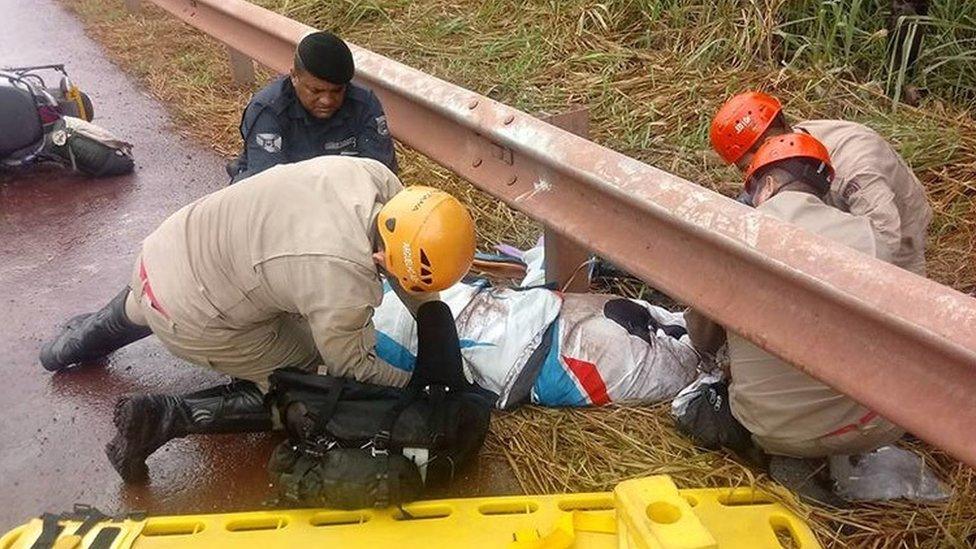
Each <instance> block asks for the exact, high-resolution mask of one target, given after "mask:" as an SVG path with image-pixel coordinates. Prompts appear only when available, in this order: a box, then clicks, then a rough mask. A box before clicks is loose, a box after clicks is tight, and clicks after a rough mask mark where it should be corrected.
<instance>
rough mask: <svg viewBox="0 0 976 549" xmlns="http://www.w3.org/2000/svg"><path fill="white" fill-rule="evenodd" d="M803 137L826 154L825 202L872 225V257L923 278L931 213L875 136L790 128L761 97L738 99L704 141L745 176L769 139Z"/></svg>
mask: <svg viewBox="0 0 976 549" xmlns="http://www.w3.org/2000/svg"><path fill="white" fill-rule="evenodd" d="M792 131H799V132H805V133H809V134H810V135H812V136H814V137H816V138H817V139H818V140H819V141H820V142H821V143H823V144H824V145H825V146H826V147H827V150H828V152H829V153H830V160H831V163H832V164H833V166H834V170H835V172H836V177H835V178H834V182H833V184H831V187H830V192H829V193H828V194H827V196H826V197H824V202H826V203H827V204H829V205H831V206H835V207H837V208H839V209H840V210H842V211H845V212H850V213H851V214H854V215H856V216H859V217H866V218H867V219H868V220H869V221H870V222H871V227H872V228H873V230H874V233H875V237H876V238H877V242H878V257H880V258H882V259H885V260H886V261H890V262H891V263H894V264H895V265H898V266H899V267H902V268H903V269H906V270H909V271H912V272H914V273H916V274H919V275H922V276H925V238H926V231H927V230H928V226H929V223H930V222H931V221H932V209H931V208H930V207H929V204H928V201H927V199H926V197H925V189H924V188H923V187H922V184H921V182H919V180H918V178H916V177H915V174H914V173H913V172H912V169H911V168H910V167H909V166H908V164H906V163H905V161H904V160H903V159H902V158H901V156H899V155H898V153H897V152H895V150H894V149H893V148H892V147H891V145H889V144H888V143H887V142H886V141H885V140H884V139H883V138H882V137H881V136H880V135H878V134H877V133H876V132H874V131H873V130H871V129H870V128H868V127H867V126H863V125H861V124H856V123H853V122H845V121H843V120H810V121H806V122H800V123H799V124H796V125H795V126H792V127H791V126H790V124H788V123H787V122H786V119H785V117H784V116H783V112H782V107H781V105H780V103H779V101H777V100H776V99H775V98H774V97H771V96H769V95H766V94H764V93H757V92H747V93H742V94H739V95H737V96H735V97H733V98H732V99H730V100H729V101H728V102H726V103H725V105H723V106H722V108H721V109H719V111H718V113H717V114H716V115H715V118H714V120H713V121H712V127H711V132H710V138H711V141H712V146H713V147H714V148H715V150H716V152H718V153H719V155H720V156H721V157H722V158H723V159H724V160H725V161H726V162H727V163H729V164H735V165H736V166H738V167H739V169H741V170H745V169H746V168H747V167H748V166H749V163H750V161H751V160H752V157H753V154H754V153H755V152H756V149H757V148H758V147H759V146H760V145H762V144H763V143H764V142H765V141H766V140H767V139H769V138H770V137H775V136H777V135H783V134H786V133H790V132H792Z"/></svg>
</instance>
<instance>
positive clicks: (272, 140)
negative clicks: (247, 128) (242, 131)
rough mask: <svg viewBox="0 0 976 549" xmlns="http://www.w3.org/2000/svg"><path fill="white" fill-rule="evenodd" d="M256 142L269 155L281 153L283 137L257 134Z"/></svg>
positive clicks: (272, 134) (274, 134)
mask: <svg viewBox="0 0 976 549" xmlns="http://www.w3.org/2000/svg"><path fill="white" fill-rule="evenodd" d="M254 142H255V143H256V144H257V146H259V147H261V148H262V149H264V150H266V151H268V152H269V153H276V152H281V136H280V135H278V134H276V133H259V134H256V135H255V136H254Z"/></svg>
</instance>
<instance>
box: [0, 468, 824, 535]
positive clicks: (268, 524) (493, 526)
mask: <svg viewBox="0 0 976 549" xmlns="http://www.w3.org/2000/svg"><path fill="white" fill-rule="evenodd" d="M83 522H84V521H82V520H58V521H57V525H56V526H60V527H61V528H60V530H59V531H58V533H57V535H56V536H52V535H51V532H52V531H53V530H57V528H56V527H54V525H53V524H52V519H51V518H49V519H48V525H47V527H48V530H49V531H48V533H47V536H46V537H47V541H50V543H45V544H44V545H45V546H48V547H55V548H58V549H68V548H74V547H79V548H80V547H85V548H89V547H94V548H97V549H127V548H130V547H132V548H144V547H149V548H156V547H164V548H165V547H207V548H210V547H259V548H260V549H272V548H275V547H329V548H333V547H354V548H355V549H372V548H374V547H396V548H398V549H408V548H413V547H417V548H423V549H444V548H447V547H465V548H468V547H472V548H474V547H500V548H509V549H557V548H571V547H579V548H602V547H607V548H621V549H624V548H646V549H705V548H721V549H739V548H741V549H762V548H766V547H770V548H781V547H790V548H793V547H795V548H798V549H811V548H815V547H820V545H819V544H818V543H817V541H816V538H815V537H814V535H813V532H811V530H810V528H808V527H807V526H806V524H804V523H803V522H802V521H801V520H800V519H799V518H798V517H797V516H796V515H794V514H793V513H791V512H790V511H788V510H787V509H786V508H785V507H783V506H782V505H780V504H778V503H773V502H772V501H771V498H770V497H769V496H768V495H766V494H764V493H762V492H757V491H753V490H751V489H749V488H703V489H690V490H678V488H677V487H675V485H674V483H673V482H672V481H671V479H670V478H668V477H667V476H653V477H647V478H642V479H636V480H630V481H626V482H622V483H620V484H619V485H617V487H616V488H615V489H614V490H613V492H605V493H589V494H566V495H559V496H505V497H492V498H470V499H448V500H437V501H423V502H416V503H411V504H408V505H405V506H403V510H401V509H397V508H390V509H364V510H360V511H336V510H323V509H301V510H286V511H254V512H245V513H226V514H218V515H187V516H170V517H149V518H146V519H141V520H136V519H123V520H113V519H109V518H105V519H102V520H99V521H97V523H94V521H91V520H89V523H88V524H87V525H85V526H84V527H83V526H82V525H83ZM43 529H44V524H43V521H42V520H41V519H33V520H31V521H30V522H28V523H27V524H25V525H23V526H19V527H17V528H15V529H14V530H12V531H10V532H8V533H7V534H6V535H4V536H3V537H2V538H0V549H14V548H29V547H34V546H35V542H36V541H37V540H38V538H39V537H41V536H42V530H43ZM79 529H81V531H82V532H84V533H83V535H76V532H78V531H79Z"/></svg>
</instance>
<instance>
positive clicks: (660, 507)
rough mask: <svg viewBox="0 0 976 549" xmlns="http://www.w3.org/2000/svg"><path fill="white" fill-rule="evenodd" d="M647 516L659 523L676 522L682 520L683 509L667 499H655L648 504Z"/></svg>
mask: <svg viewBox="0 0 976 549" xmlns="http://www.w3.org/2000/svg"><path fill="white" fill-rule="evenodd" d="M647 518H649V519H651V521H653V522H656V523H658V524H674V523H676V522H678V521H679V520H681V509H678V508H677V507H676V506H675V505H674V504H672V503H668V502H666V501H655V502H654V503H652V504H650V505H648V506H647Z"/></svg>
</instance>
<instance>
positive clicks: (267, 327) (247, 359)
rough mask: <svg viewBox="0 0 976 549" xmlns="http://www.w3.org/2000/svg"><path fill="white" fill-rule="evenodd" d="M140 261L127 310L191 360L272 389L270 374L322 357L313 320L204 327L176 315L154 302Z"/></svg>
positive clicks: (309, 367)
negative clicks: (171, 314)
mask: <svg viewBox="0 0 976 549" xmlns="http://www.w3.org/2000/svg"><path fill="white" fill-rule="evenodd" d="M141 267H142V255H141V254H140V255H139V257H138V258H137V259H136V264H135V268H134V269H133V274H132V279H131V281H130V284H129V288H130V290H131V291H130V292H129V296H128V297H127V298H126V302H125V313H126V316H128V317H129V320H131V321H132V322H134V323H136V324H141V325H143V326H148V327H149V328H150V329H151V330H152V332H153V335H155V336H156V337H157V338H158V339H159V341H161V342H162V344H163V346H165V347H166V349H167V350H168V351H169V352H170V353H172V354H173V355H175V356H177V357H179V358H181V359H183V360H186V361H187V362H190V363H193V364H196V365H198V366H203V367H206V368H210V369H213V370H216V371H218V372H221V373H223V374H227V375H229V376H231V377H235V378H239V379H246V380H248V381H253V382H254V383H256V384H257V385H258V387H260V388H261V390H262V391H267V390H268V376H269V375H271V373H272V372H273V371H275V370H277V369H279V368H285V367H293V368H299V369H302V370H306V371H311V372H314V371H316V369H317V367H318V365H319V364H321V363H322V358H321V357H320V356H319V352H318V349H317V348H316V346H315V340H314V339H313V338H312V333H311V329H310V328H309V325H308V322H306V321H305V319H304V318H303V317H302V316H301V315H296V314H288V313H283V314H281V315H279V316H277V317H274V318H272V319H270V320H268V321H267V322H264V323H261V324H257V325H255V326H252V327H248V328H247V329H239V328H234V329H231V328H224V327H220V326H219V325H218V326H200V325H198V323H194V322H181V319H178V318H171V317H170V316H169V315H168V314H166V312H165V311H163V310H162V309H161V307H159V306H158V305H157V304H154V301H155V299H154V297H153V296H152V288H151V286H150V285H149V284H147V281H146V278H145V276H144V275H143V273H144V271H143V270H142V268H141Z"/></svg>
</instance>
